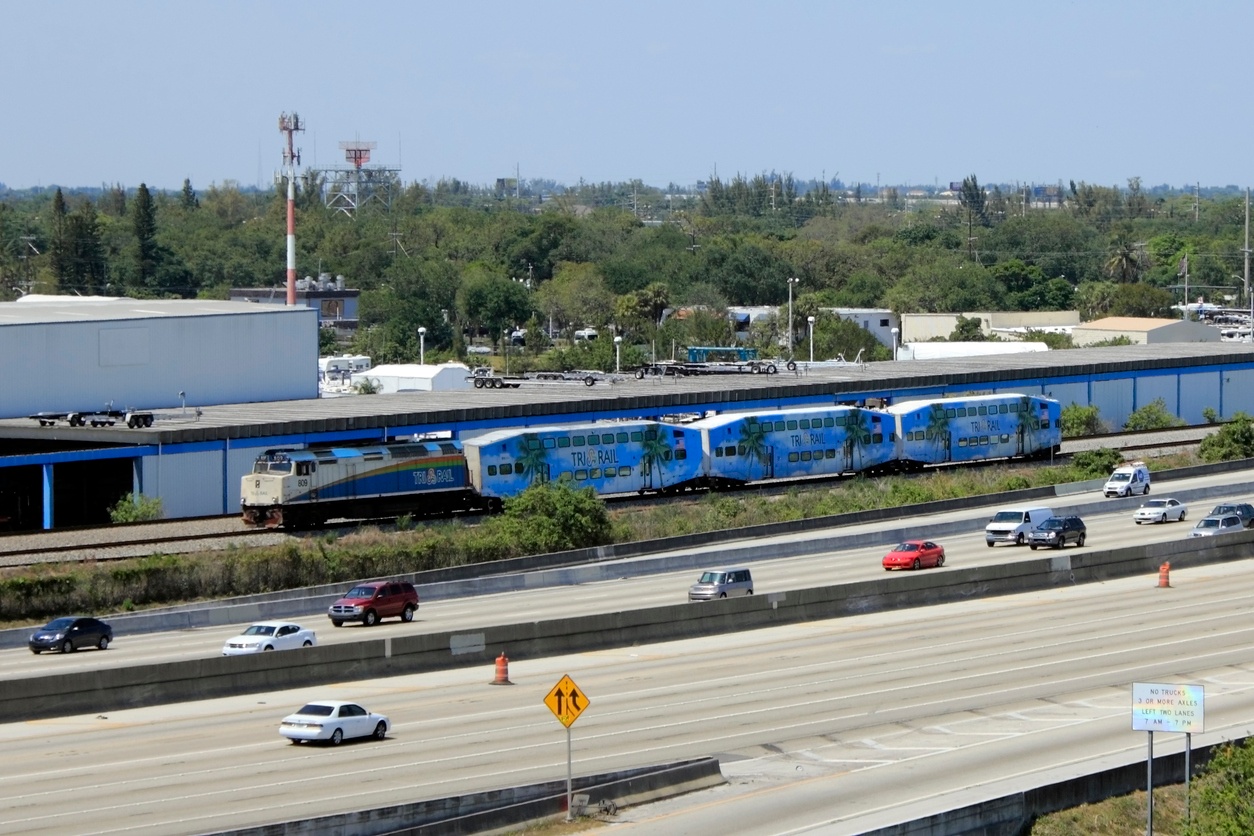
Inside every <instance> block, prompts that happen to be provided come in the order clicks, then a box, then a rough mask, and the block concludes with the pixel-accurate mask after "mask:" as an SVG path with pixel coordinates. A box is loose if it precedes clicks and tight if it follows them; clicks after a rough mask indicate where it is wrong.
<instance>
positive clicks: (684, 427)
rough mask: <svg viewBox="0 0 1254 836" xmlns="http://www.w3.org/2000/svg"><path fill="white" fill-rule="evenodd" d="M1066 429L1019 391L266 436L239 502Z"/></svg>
mask: <svg viewBox="0 0 1254 836" xmlns="http://www.w3.org/2000/svg"><path fill="white" fill-rule="evenodd" d="M1061 442H1062V421H1061V408H1060V405H1059V403H1058V401H1055V400H1052V399H1050V398H1044V397H1040V396H1036V395H1020V394H999V395H977V396H971V397H963V398H941V399H933V400H916V401H905V402H901V403H898V404H894V405H892V406H889V407H884V408H867V407H857V406H844V405H838V406H829V407H825V406H813V407H799V408H789V409H776V410H761V411H756V412H743V413H724V414H722V415H717V416H712V417H709V418H703V419H701V420H698V421H695V422H692V423H689V424H670V423H665V422H661V421H651V420H636V421H622V422H598V423H591V424H570V425H560V426H551V427H527V428H520V429H503V430H495V431H492V432H489V433H486V434H484V435H481V436H478V437H475V438H471V439H467V440H465V441H457V440H444V441H438V442H431V441H428V442H411V443H398V444H388V445H381V446H373V447H346V448H334V447H332V448H325V449H308V450H268V451H266V453H264V454H263V455H262V456H260V457H259V458H258V459H257V461H256V462H255V464H254V466H253V472H252V473H250V474H248V475H247V476H245V477H243V480H242V483H241V487H240V503H241V506H242V509H243V516H244V522H245V524H247V525H250V526H269V527H301V526H307V525H312V524H317V523H321V522H325V521H326V520H329V519H335V518H359V517H376V516H383V515H388V514H400V513H416V514H421V515H424V516H432V515H438V514H445V513H452V512H456V511H472V512H480V511H494V510H498V509H499V508H500V506H501V503H502V502H503V500H504V499H506V498H508V497H511V496H515V495H517V494H519V493H521V492H522V491H524V490H526V489H527V487H529V486H530V485H532V484H534V483H536V482H550V481H552V482H561V483H566V484H570V485H572V486H575V487H588V488H592V489H593V490H594V491H595V492H596V493H597V494H598V495H602V496H608V495H614V494H630V493H639V494H645V493H658V494H663V493H673V492H679V491H686V490H693V489H704V488H719V487H728V486H736V485H744V484H748V483H755V482H770V481H772V480H778V479H795V478H804V477H818V476H839V475H845V474H858V473H884V472H893V471H906V470H917V469H920V468H923V467H927V466H935V465H947V464H963V463H973V462H982V461H990V460H996V459H1015V458H1032V457H1037V456H1043V455H1050V454H1052V453H1054V452H1056V451H1057V450H1058V447H1059V445H1060V444H1061Z"/></svg>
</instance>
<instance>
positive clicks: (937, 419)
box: [925, 403, 954, 462]
mask: <svg viewBox="0 0 1254 836" xmlns="http://www.w3.org/2000/svg"><path fill="white" fill-rule="evenodd" d="M925 437H926V438H928V439H929V440H931V442H932V444H933V445H934V446H935V447H936V449H937V450H938V451H940V452H942V453H943V454H944V455H943V456H942V457H941V458H940V461H942V462H948V461H953V457H954V456H953V447H952V442H953V433H952V432H951V431H950V427H949V418H948V417H947V416H946V415H945V407H944V406H942V405H941V404H938V403H934V404H932V408H931V409H930V410H929V411H928V414H927V429H926V431H925Z"/></svg>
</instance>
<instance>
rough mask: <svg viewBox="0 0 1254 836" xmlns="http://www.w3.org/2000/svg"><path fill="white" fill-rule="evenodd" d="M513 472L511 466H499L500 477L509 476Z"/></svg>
mask: <svg viewBox="0 0 1254 836" xmlns="http://www.w3.org/2000/svg"><path fill="white" fill-rule="evenodd" d="M513 472H514V466H513V465H512V464H503V465H501V475H502V476H509V475H511V474H512V473H513Z"/></svg>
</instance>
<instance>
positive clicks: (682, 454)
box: [666, 447, 688, 462]
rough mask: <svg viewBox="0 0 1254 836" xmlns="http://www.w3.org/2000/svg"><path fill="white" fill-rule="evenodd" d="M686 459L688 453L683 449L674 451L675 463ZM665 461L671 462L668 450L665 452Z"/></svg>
mask: <svg viewBox="0 0 1254 836" xmlns="http://www.w3.org/2000/svg"><path fill="white" fill-rule="evenodd" d="M686 458H688V451H687V450H686V449H685V448H683V447H680V448H679V449H678V450H676V451H675V460H676V461H681V462H682V461H683V460H684V459H686ZM666 460H667V461H670V460H671V451H670V450H667V451H666Z"/></svg>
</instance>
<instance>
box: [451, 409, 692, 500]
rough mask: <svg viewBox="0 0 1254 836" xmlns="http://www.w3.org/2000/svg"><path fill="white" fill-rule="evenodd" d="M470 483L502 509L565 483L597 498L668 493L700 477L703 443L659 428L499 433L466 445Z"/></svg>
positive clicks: (645, 424) (669, 427) (650, 424)
mask: <svg viewBox="0 0 1254 836" xmlns="http://www.w3.org/2000/svg"><path fill="white" fill-rule="evenodd" d="M465 451H466V465H467V469H468V470H469V472H470V482H471V485H472V486H473V487H474V489H475V491H477V492H478V493H479V494H480V495H481V496H483V497H487V498H489V499H491V500H492V501H493V502H495V503H499V502H500V501H501V500H502V499H503V498H504V497H508V496H514V495H515V494H518V493H521V492H522V491H524V490H526V488H527V487H528V486H529V485H531V484H533V483H535V482H549V481H552V482H563V483H567V484H570V485H571V486H572V487H577V488H584V487H588V488H592V489H593V490H594V491H596V492H597V494H599V495H604V494H621V493H666V492H671V491H675V490H682V489H684V488H691V487H693V486H694V485H695V484H696V481H697V479H698V477H699V476H700V475H701V439H700V436H699V435H698V434H697V433H696V432H694V431H692V430H691V429H690V428H689V427H683V426H677V425H673V424H664V423H661V422H658V421H627V422H619V423H598V424H572V425H569V426H556V427H533V428H528V429H525V430H497V431H495V432H490V433H487V434H485V435H481V436H478V437H477V438H473V439H470V440H468V441H466V442H465Z"/></svg>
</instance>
